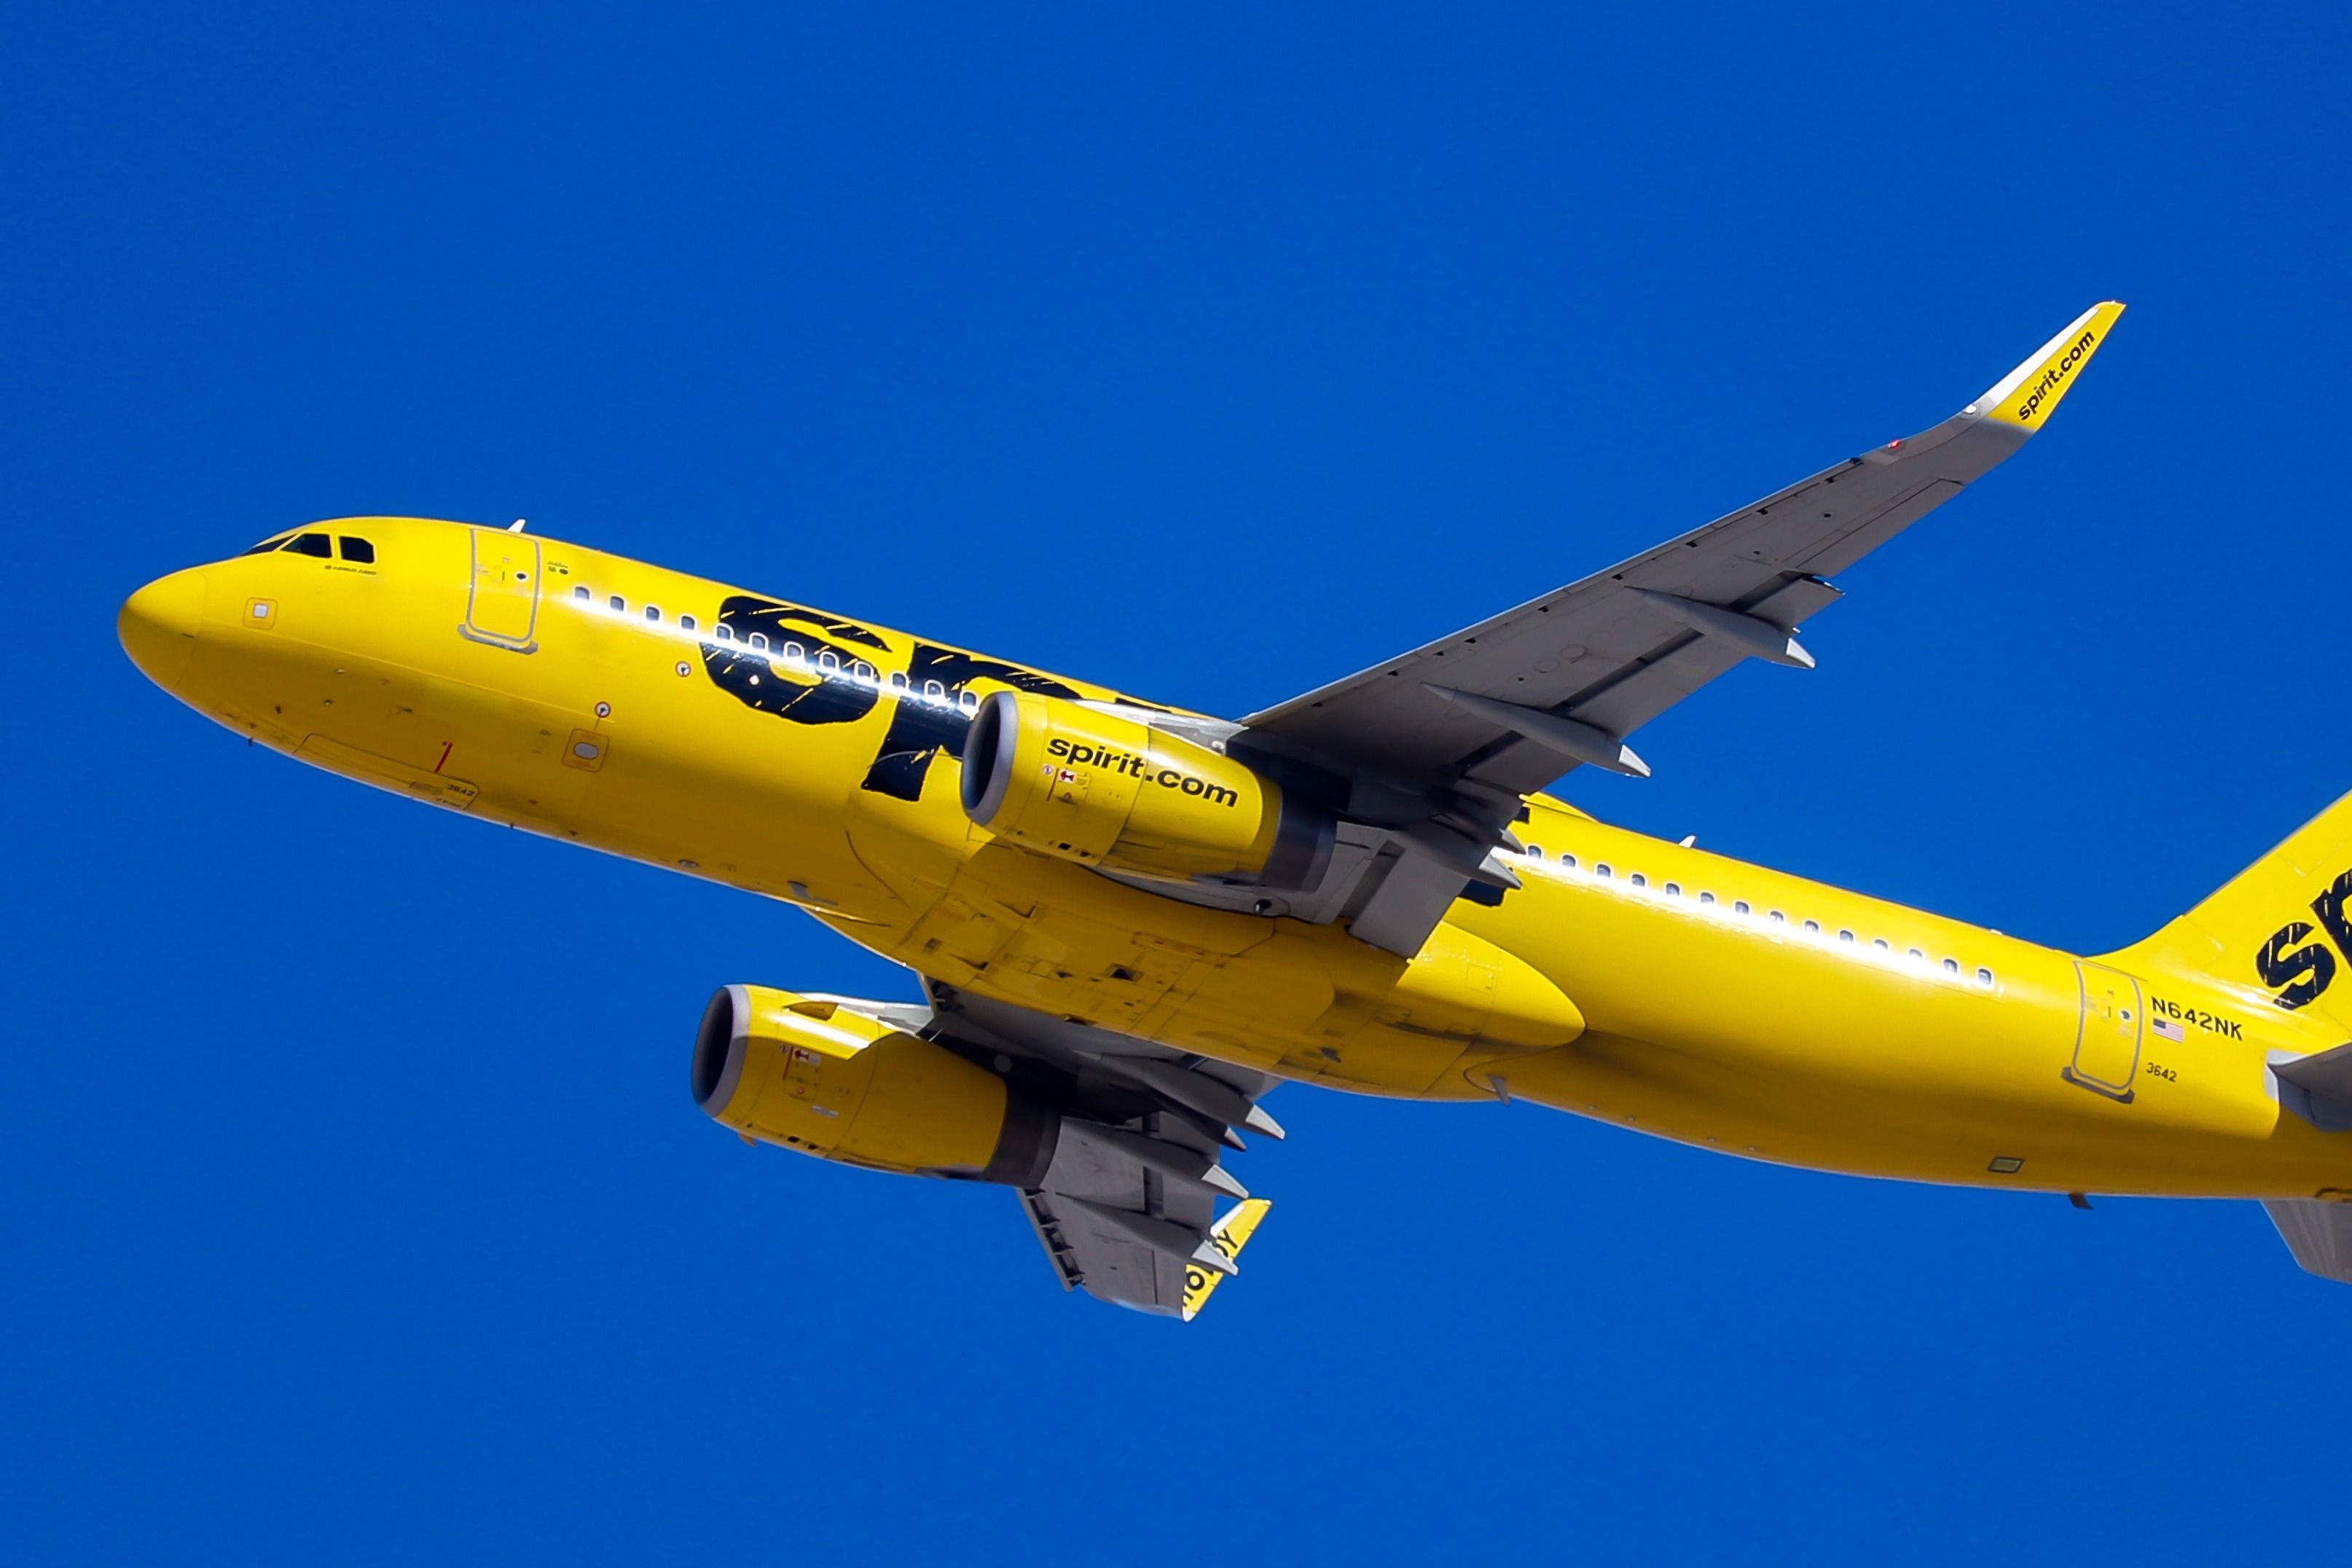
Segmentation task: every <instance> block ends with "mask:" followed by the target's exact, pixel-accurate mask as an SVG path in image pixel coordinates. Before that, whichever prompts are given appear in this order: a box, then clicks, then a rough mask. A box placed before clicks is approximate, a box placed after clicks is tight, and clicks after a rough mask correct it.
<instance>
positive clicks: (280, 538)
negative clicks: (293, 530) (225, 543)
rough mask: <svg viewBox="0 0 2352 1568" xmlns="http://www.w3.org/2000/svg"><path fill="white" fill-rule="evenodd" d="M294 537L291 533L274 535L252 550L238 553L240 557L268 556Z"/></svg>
mask: <svg viewBox="0 0 2352 1568" xmlns="http://www.w3.org/2000/svg"><path fill="white" fill-rule="evenodd" d="M293 537H294V536H293V535H292V534H290V533H273V534H271V535H270V536H269V537H268V539H265V540H263V541H262V542H260V543H258V544H257V545H255V546H254V547H253V548H252V549H250V550H240V551H238V552H237V553H238V554H239V555H267V554H268V553H269V552H271V551H273V550H276V549H278V548H279V547H280V546H282V545H283V544H284V543H285V542H287V541H288V540H289V539H291V538H293Z"/></svg>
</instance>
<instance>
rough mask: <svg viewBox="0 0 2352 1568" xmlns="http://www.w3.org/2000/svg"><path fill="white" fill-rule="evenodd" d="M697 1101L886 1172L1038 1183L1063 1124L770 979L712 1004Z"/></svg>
mask: <svg viewBox="0 0 2352 1568" xmlns="http://www.w3.org/2000/svg"><path fill="white" fill-rule="evenodd" d="M692 1079H693V1084H692V1087H693V1089H694V1099H695V1103H696V1104H698V1105H699V1106H701V1107H702V1109H703V1110H707V1111H709V1113H710V1115H711V1116H712V1117H713V1118H715V1119H716V1120H718V1121H720V1122H722V1123H724V1124H725V1125H727V1126H729V1127H731V1128H733V1129H735V1131H738V1132H740V1133H743V1134H745V1135H746V1136H748V1137H752V1138H757V1139H760V1140H761V1141H762V1142H769V1143H780V1144H782V1145H783V1146H784V1147H786V1148H788V1149H798V1150H800V1151H801V1152H803V1153H806V1154H814V1155H816V1156H817V1157H818V1158H819V1159H824V1160H839V1161H842V1162H844V1163H847V1164H852V1165H863V1166H866V1167H867V1168H868V1169H872V1170H877V1171H898V1172H901V1173H906V1174H908V1175H924V1176H953V1177H961V1178H963V1179H965V1180H971V1181H982V1182H1006V1183H1012V1184H1018V1185H1034V1184H1035V1183H1036V1182H1037V1181H1039V1180H1040V1179H1041V1178H1042V1177H1043V1175H1044V1173H1045V1167H1046V1165H1047V1164H1048V1163H1050V1162H1051V1161H1052V1159H1053V1157H1054V1147H1055V1136H1056V1133H1057V1131H1058V1130H1059V1123H1060V1120H1061V1119H1060V1118H1059V1116H1057V1115H1056V1114H1055V1112H1054V1111H1052V1110H1047V1109H1045V1108H1043V1107H1040V1106H1036V1105H1033V1104H1031V1103H1029V1102H1028V1101H1027V1100H1024V1099H1023V1098H1022V1097H1021V1096H1020V1095H1018V1094H1015V1093H1013V1092H1011V1091H1010V1090H1009V1089H1008V1088H1007V1086H1006V1084H1005V1082H1004V1080H1003V1079H1001V1078H999V1077H997V1076H996V1075H995V1074H994V1073H992V1072H990V1071H989V1070H988V1069H987V1068H982V1067H979V1066H976V1065H975V1064H973V1063H971V1062H969V1061H966V1060H965V1059H964V1058H961V1057H960V1056H958V1055H956V1054H955V1053H954V1052H953V1051H950V1050H949V1049H947V1048H946V1047H942V1046H939V1045H935V1044H933V1043H932V1042H931V1041H929V1040H926V1039H924V1038H922V1037H919V1036H917V1035H910V1034H908V1033H907V1032H906V1031H905V1030H903V1029H900V1028H898V1027H897V1026H893V1025H891V1024H889V1023H887V1022H885V1021H884V1020H882V1019H880V1018H878V1017H875V1016H870V1015H868V1014H866V1013H863V1012H859V1011H857V1010H856V1008H855V1007H852V1006H850V1005H845V1004H844V1003H841V1002H838V1001H835V1000H831V999H820V998H816V997H808V996H797V995H794V994H793V993H792V992H789V991H776V990H772V989H770V988H769V987H767V986H764V985H729V986H724V987H722V988H720V990H719V994H717V995H715V996H713V997H711V999H710V1005H709V1007H708V1008H706V1009H705V1010H704V1012H703V1015H702V1028H701V1031H700V1033H699V1034H698V1035H697V1036H696V1037H695V1042H694V1065H693V1073H692Z"/></svg>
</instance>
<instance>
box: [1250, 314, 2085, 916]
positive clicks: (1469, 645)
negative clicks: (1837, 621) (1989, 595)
mask: <svg viewBox="0 0 2352 1568" xmlns="http://www.w3.org/2000/svg"><path fill="white" fill-rule="evenodd" d="M2122 312H2123V307H2122V306H2121V305H2119V304H2116V303H2114V302H2112V301H2110V302H2106V303H2103V304H2099V305H2095V306H2093V307H2092V308H2091V309H2090V310H2086V311H2084V313H2083V314H2082V315H2081V316H2080V317H2078V318H2076V319H2075V321H2074V322H2073V323H2072V324H2071V325H2069V326H2068V327H2067V328H2066V329H2065V330H2064V331H2062V332H2060V333H2059V334H2058V335H2057V336H2056V337H2053V338H2052V339H2051V340H2050V342H2047V343H2045V344H2043V345H2042V348H2041V350H2040V351H2039V352H2038V353H2035V354H2034V355H2033V357H2032V358H2030V359H2028V360H2027V361H2025V363H2022V364H2021V365H2019V366H2018V367H2017V368H2016V369H2015V370H2013V371H2011V373H2010V374H2008V375H2006V376H2004V377H2002V378H2001V380H2000V382H1999V383H1997V384H1995V385H1994V386H1993V388H1992V389H1991V390H1990V391H1989V392H1987V393H1986V394H1985V395H1983V396H1982V397H1979V399H1977V400H1976V401H1975V402H1974V403H1971V404H1969V405H1968V406H1967V407H1966V408H1963V409H1962V410H1961V411H1960V412H1959V413H1958V414H1956V415H1954V416H1952V417H1950V418H1949V419H1947V420H1945V421H1944V422H1943V423H1942V424H1940V425H1937V426H1935V427H1934V428H1932V429H1929V430H1927V431H1924V432H1922V433H1921V434H1919V435H1917V436H1913V437H1908V438H1906V439H1904V440H1900V441H1890V442H1888V443H1887V444H1886V445H1885V446H1884V447H1879V448H1878V449H1877V450H1875V451H1872V452H1865V453H1864V454H1863V455H1862V456H1860V457H1857V458H1848V459H1846V460H1845V461H1844V462H1843V463H1840V464H1838V465H1837V466H1836V467H1834V468H1826V469H1823V470H1822V472H1820V473H1818V474H1815V475H1813V476H1812V477H1811V478H1810V479H1801V480H1799V481H1798V482H1797V483H1795V484H1793V485H1790V486H1789V487H1788V488H1787V489H1781V490H1778V491H1776V492H1774V493H1773V494H1771V495H1769V496H1766V497H1765V498H1764V499H1763V500H1759V501H1756V502H1754V503H1752V504H1751V505H1748V506H1745V507H1742V508H1741V509H1739V510H1738V511H1735V512H1731V513H1729V514H1727V515H1726V516H1724V517H1720V518H1717V520H1716V521H1713V522H1710V523H1708V524H1706V526H1705V527H1704V528H1699V529H1696V530H1694V531H1691V532H1689V533H1685V534H1683V535H1681V536H1680V537H1679V538H1675V539H1671V540H1668V541H1667V542H1665V543H1664V544H1661V545H1659V546H1657V547H1656V548H1655V549H1653V550H1650V551H1647V552H1643V553H1642V554H1640V555H1637V556H1635V557H1633V559H1632V560H1630V561H1626V562H1623V563H1620V564H1618V565H1616V566H1613V567H1611V568H1610V569H1609V570H1607V571H1605V572H1601V573H1596V574H1593V575H1592V576H1590V577H1586V578H1584V579H1582V580H1581V581H1580V582H1576V583H1571V584H1569V585H1568V586H1566V587H1564V588H1560V589H1558V590H1556V591H1555V592H1552V593H1549V594H1547V595H1543V596H1542V597H1541V598H1538V599H1530V600H1529V601H1528V602H1527V603H1526V604H1523V605H1519V606H1518V607H1517V608H1516V609H1512V610H1507V611H1505V612H1504V613H1503V614H1501V615H1499V616H1494V617H1493V618H1491V619H1489V620H1486V621H1482V622H1480V623H1479V624H1477V625H1476V626H1468V627H1465V628H1464V629H1463V630H1461V631H1459V632H1456V633H1454V635H1453V636H1452V637H1444V638H1441V639H1440V640H1438V641H1436V642H1433V643H1428V644H1425V645H1423V647H1417V648H1414V649H1413V650H1412V651H1411V652H1409V653H1406V654H1403V655H1402V656H1400V657H1398V658H1393V659H1390V660H1387V661H1386V662H1384V663H1381V664H1378V665H1375V666H1373V667H1372V668H1370V669H1367V670H1364V671H1362V672H1360V673H1359V674H1356V675H1351V676H1349V677H1348V678H1347V679H1344V680H1339V681H1335V682H1333V683H1332V684H1330V685H1328V686H1325V687H1321V688H1319V689H1316V690H1313V691H1309V692H1307V694H1306V695H1305V696H1302V697H1297V698H1294V699H1292V700H1290V701H1287V702H1285V703H1282V704H1281V705H1279V706H1278V707H1275V708H1269V709H1267V710H1265V711H1264V712H1260V713H1255V714H1252V715H1251V716H1250V717H1249V718H1247V719H1245V720H1244V721H1242V725H1243V731H1244V733H1243V735H1241V736H1239V737H1236V742H1237V743H1239V744H1245V745H1247V746H1250V747H1254V748H1256V749H1259V750H1262V751H1265V752H1271V753H1274V754H1275V755H1276V756H1287V757H1291V758H1294V759H1297V760H1298V761H1300V762H1304V763H1312V764H1316V765H1319V766H1321V767H1324V768H1327V769H1331V770H1336V771H1338V772H1340V773H1344V774H1346V775H1348V776H1349V777H1351V778H1354V779H1359V780H1362V779H1366V778H1370V779H1373V780H1378V781H1380V783H1381V785H1383V786H1386V789H1387V791H1388V795H1389V799H1390V801H1391V805H1389V806H1388V808H1387V815H1386V816H1385V817H1384V818H1383V819H1381V820H1380V821H1378V822H1377V823H1376V826H1381V827H1384V828H1389V829H1391V830H1395V831H1396V838H1395V841H1394V843H1393V844H1392V845H1391V847H1389V848H1388V849H1387V850H1384V851H1382V852H1381V856H1382V858H1385V859H1386V860H1387V861H1388V862H1390V866H1391V869H1390V870H1389V871H1388V872H1387V873H1386V874H1385V875H1384V876H1383V875H1381V874H1380V873H1379V869H1378V868H1377V867H1374V868H1370V869H1371V870H1372V872H1373V873H1374V877H1373V878H1368V879H1367V882H1368V886H1367V887H1366V888H1364V889H1358V890H1357V891H1356V892H1355V893H1354V894H1353V895H1351V897H1350V899H1349V901H1348V909H1349V910H1350V911H1352V919H1351V921H1350V923H1351V925H1352V928H1353V929H1354V930H1355V931H1356V932H1357V934H1358V935H1360V936H1362V937H1364V938H1365V939H1366V940H1368V941H1370V942H1374V944H1375V945H1378V946H1383V947H1389V948H1391V949H1393V950H1394V951H1397V952H1412V951H1414V950H1415V949H1417V948H1418V947H1419V945H1420V942H1421V941H1422V940H1423V938H1425V937H1426V935H1427V933H1428V931H1429V930H1430V929H1431V928H1432V927H1433V925H1434V924H1435V923H1436V921H1437V920H1439V919H1441V918H1443V915H1444V909H1445V906H1446V904H1447V903H1449V902H1450V901H1451V900H1453V899H1454V898H1456V897H1459V896H1460V895H1461V893H1462V890H1463V887H1464V880H1465V878H1464V873H1465V872H1468V873H1469V874H1470V876H1471V879H1474V880H1475V879H1477V878H1478V874H1479V868H1480V867H1481V866H1482V863H1484V859H1483V858H1484V857H1485V856H1486V854H1487V853H1488V852H1489V851H1490V850H1491V849H1492V848H1493V847H1496V846H1497V845H1500V844H1502V843H1503V842H1505V836H1506V835H1507V825H1508V823H1509V821H1510V818H1511V815H1512V814H1513V813H1515V812H1516V811H1517V807H1518V805H1519V800H1520V797H1521V796H1523V795H1526V794H1528V793H1529V792H1531V791H1533V790H1537V789H1539V788H1541V787H1542V786H1543V785H1544V784H1548V783H1549V782H1550V781H1551V780H1552V779H1554V778H1556V777H1558V776H1559V774H1561V773H1566V772H1568V771H1569V770H1570V769H1571V768H1575V767H1578V766H1581V765H1585V764H1591V765H1594V766H1598V767H1603V768H1609V769H1612V770H1613V771H1616V772H1619V773H1635V774H1646V773H1648V771H1649V769H1648V767H1647V766H1646V764H1644V763H1643V762H1642V760H1641V759H1640V758H1639V757H1638V756H1637V755H1635V754H1634V752H1633V751H1632V750H1631V748H1630V747H1628V746H1627V745H1626V743H1625V740H1626V737H1627V736H1628V735H1630V734H1632V733H1633V731H1634V730H1636V729H1638V728H1639V727H1640V726H1641V725H1643V724H1644V723H1646V722H1647V721H1650V720H1651V719H1653V718H1655V717H1656V716H1657V715H1658V714H1660V713H1662V712H1664V710H1666V709H1668V708H1670V707H1672V706H1674V705H1675V703H1677V702H1679V701H1681V700H1683V699H1684V698H1685V697H1687V696H1689V695H1690V694H1691V693H1692V692H1694V691H1696V690H1697V689H1699V688H1700V687H1702V686H1705V685H1706V683H1707V682H1708V681H1711V680H1713V679H1715V678H1716V677H1717V676H1719V675H1721V674H1723V673H1724V672H1725V671H1726V670H1727V669H1729V668H1732V667H1733V666H1734V665H1737V664H1738V663H1740V662H1741V661H1742V660H1744V659H1747V658H1763V659H1767V660H1769V661H1770V662H1773V663H1776V664H1784V665H1793V666H1798V667H1809V666H1811V663H1812V658H1811V655H1809V654H1808V653H1806V652H1805V650H1804V649H1803V648H1802V647H1800V646H1799V645H1798V643H1797V642H1796V640H1795V637H1794V633H1795V630H1796V628H1797V627H1798V626H1799V625H1800V624H1801V622H1803V621H1804V620H1806V619H1807V618H1808V617H1810V616H1811V615H1813V613H1814V612H1816V611H1818V610H1821V609H1822V608H1824V607H1825V606H1827V605H1831V604H1832V603H1834V602H1835V601H1836V600H1837V599H1838V598H1839V596H1840V595H1839V593H1838V590H1836V589H1835V588H1833V587H1832V586H1830V584H1828V583H1827V582H1826V581H1824V579H1825V578H1827V577H1828V576H1829V575H1831V574H1833V573H1836V572H1840V571H1843V569H1844V568H1846V567H1848V566H1850V565H1852V564H1853V563H1854V562H1856V561H1859V560H1860V559H1862V557H1864V555H1866V554H1868V553H1869V552H1871V551H1873V550H1875V549H1877V548H1878V547H1879V546H1880V545H1882V544H1884V543H1885V542H1887V541H1888V540H1889V539H1892V538H1893V537H1894V536H1895V534H1896V533H1898V532H1900V531H1902V530H1904V529H1905V528H1906V527H1908V526H1910V525H1911V524H1912V523H1914V522H1916V521H1918V520H1919V519H1920V518H1922V517H1924V516H1926V515H1927V513H1928V512H1930V511H1932V510H1935V509H1936V508H1937V507H1938V506H1941V505H1942V504H1943V503H1944V502H1945V501H1947V500H1950V499H1951V498H1952V497H1954V496H1956V495H1958V494H1959V492H1960V490H1961V489H1963V488H1964V487H1965V486H1967V485H1968V484H1969V482H1970V481H1971V480H1974V479H1977V478H1979V476H1981V475H1983V474H1985V473H1987V472H1989V471H1990V469H1992V468H1994V467H1995V466H1996V465H1998V464H1999V463H2000V462H2001V460H2002V459H2004V458H2007V457H2008V456H2009V455H2010V454H2011V453H2012V452H2014V451H2016V450H2017V449H2018V448H2019V447H2021V446H2023V445H2024V444H2025V442H2026V440H2027V438H2028V437H2031V436H2032V434H2033V432H2034V431H2036V430H2038V429H2040V428H2041V426H2042V422H2043V421H2044V420H2046V419H2047V418H2048V417H2049V416H2050V413H2051V411H2052V410H2053V408H2055V407H2056V406H2057V405H2058V402H2059V400H2060V399H2061V398H2062V397H2063V396H2064V395H2065V394H2066V392H2067V391H2068V389H2070V388H2071V387H2072V386H2073V385H2074V381H2075V379H2076V377H2077V376H2078V374H2079V373H2080V372H2081V370H2082V367H2083V365H2084V363H2087V362H2088V361H2089V359H2090V357H2091V355H2092V354H2093V353H2095V352H2096V350H2097V348H2098V346H2099V344H2100V343H2101V342H2105V339H2106V336H2107V333H2108V331H2110V330H2111V329H2112V328H2113V326H2114V324H2115V321H2116V317H2117V316H2119V315H2121V314H2122ZM1376 793H1377V792H1372V791H1367V790H1366V789H1364V788H1363V787H1362V786H1359V789H1358V794H1359V795H1360V796H1365V795H1372V794H1376ZM1414 800H1419V801H1425V802H1428V803H1430V804H1431V806H1432V808H1433V809H1432V810H1431V811H1430V812H1428V813H1425V814H1423V815H1424V816H1428V817H1430V818H1433V820H1429V821H1423V822H1415V821H1414V820H1412V818H1413V816H1414V815H1415V813H1414V808H1413V807H1412V806H1411V805H1405V806H1403V807H1402V808H1401V809H1400V808H1399V807H1398V806H1397V805H1395V804H1394V803H1396V802H1399V801H1404V802H1411V801H1414ZM1356 815H1358V816H1362V817H1363V818H1365V819H1366V820H1368V821H1370V820H1372V819H1373V818H1375V817H1379V816H1381V811H1380V810H1379V809H1378V808H1377V807H1375V808H1371V809H1360V810H1359V811H1358V812H1357V813H1356ZM1457 839H1458V840H1460V842H1455V840H1457ZM1416 851H1417V852H1418V853H1416ZM1416 861H1418V862H1419V866H1418V868H1417V869H1416V868H1415V867H1414V862H1416ZM1400 867H1402V873H1401V874H1402V880H1400V869H1399V868H1400ZM1374 879H1377V880H1378V881H1379V882H1381V883H1388V884H1396V886H1395V887H1394V888H1393V889H1383V888H1382V887H1381V886H1376V885H1369V884H1370V883H1371V882H1373V880H1374ZM1486 879H1487V880H1488V881H1489V882H1490V883H1493V882H1496V881H1499V882H1501V884H1502V885H1508V879H1507V876H1504V877H1499V878H1498V877H1497V875H1496V873H1495V872H1494V871H1493V870H1491V868H1490V869H1488V870H1487V872H1486ZM1384 891H1386V892H1387V894H1388V896H1387V897H1386V898H1384V897H1383V892H1384Z"/></svg>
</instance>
